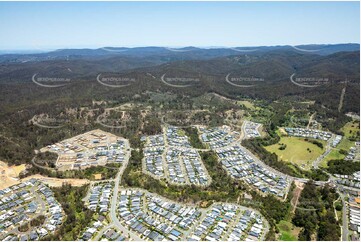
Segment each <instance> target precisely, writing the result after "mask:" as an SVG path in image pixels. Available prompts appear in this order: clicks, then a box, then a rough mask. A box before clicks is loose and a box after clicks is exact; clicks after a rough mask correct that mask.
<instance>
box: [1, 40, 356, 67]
mask: <svg viewBox="0 0 361 242" xmlns="http://www.w3.org/2000/svg"><path fill="white" fill-rule="evenodd" d="M274 51H293V52H296V53H305V54H316V55H330V54H334V53H337V52H344V51H360V44H331V45H298V46H289V45H283V46H255V47H234V48H221V47H220V48H197V47H184V48H168V47H135V48H126V47H103V48H98V49H59V50H55V51H50V52H43V53H36V54H31V53H24V54H19V53H14V54H6V53H5V54H1V52H0V62H20V63H23V62H29V61H44V60H59V59H65V60H70V59H99V58H105V57H112V56H124V57H125V56H126V57H136V58H144V57H150V56H153V57H154V58H155V57H157V58H158V59H159V60H162V61H175V60H202V59H212V58H216V57H223V56H230V55H238V54H246V53H268V52H274Z"/></svg>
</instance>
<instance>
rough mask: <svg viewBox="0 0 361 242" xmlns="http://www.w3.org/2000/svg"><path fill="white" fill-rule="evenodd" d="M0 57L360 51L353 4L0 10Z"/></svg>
mask: <svg viewBox="0 0 361 242" xmlns="http://www.w3.org/2000/svg"><path fill="white" fill-rule="evenodd" d="M0 33H1V34H0V50H42V49H58V48H98V47H104V46H114V47H123V46H124V47H136V46H168V47H182V46H197V47H220V46H224V47H241V46H261V45H262V46H271V45H300V44H335V43H360V5H359V2H25V3H24V2H0Z"/></svg>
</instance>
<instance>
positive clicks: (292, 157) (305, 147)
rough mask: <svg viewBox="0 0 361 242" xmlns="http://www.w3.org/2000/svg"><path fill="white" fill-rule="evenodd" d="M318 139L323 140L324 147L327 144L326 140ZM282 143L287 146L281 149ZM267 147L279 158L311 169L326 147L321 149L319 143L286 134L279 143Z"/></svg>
mask: <svg viewBox="0 0 361 242" xmlns="http://www.w3.org/2000/svg"><path fill="white" fill-rule="evenodd" d="M317 141H318V142H321V143H322V144H323V146H324V147H325V146H326V142H325V141H321V140H317ZM282 145H285V146H286V148H285V149H284V150H280V149H279V148H280V147H281V146H282ZM265 148H266V149H267V150H268V151H269V152H271V153H276V154H277V156H278V158H279V159H281V160H283V161H288V162H292V163H294V164H297V165H299V166H301V167H302V168H304V169H309V168H310V166H311V165H312V161H314V160H315V159H317V157H319V156H320V155H321V154H322V153H323V152H324V151H325V148H323V149H321V148H320V147H318V146H317V145H315V144H312V143H311V142H309V141H305V140H304V138H299V137H286V136H283V137H281V139H280V141H279V142H278V143H277V144H274V145H270V146H266V147H265Z"/></svg>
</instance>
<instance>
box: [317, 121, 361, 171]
mask: <svg viewBox="0 0 361 242" xmlns="http://www.w3.org/2000/svg"><path fill="white" fill-rule="evenodd" d="M341 131H343V132H344V134H345V135H344V137H343V138H342V140H341V142H340V143H339V144H338V145H337V146H336V148H333V149H332V151H331V152H330V154H328V156H326V157H325V158H324V159H323V160H322V162H321V164H320V165H321V166H322V167H324V168H326V167H328V166H327V162H328V161H330V160H342V159H344V158H345V155H343V154H341V153H340V152H339V151H340V150H341V149H342V150H346V151H349V149H350V148H351V147H352V146H355V142H354V141H351V140H349V138H351V137H355V136H356V135H357V132H358V131H360V124H359V122H358V121H352V122H348V123H347V124H345V126H344V127H343V128H342V129H341Z"/></svg>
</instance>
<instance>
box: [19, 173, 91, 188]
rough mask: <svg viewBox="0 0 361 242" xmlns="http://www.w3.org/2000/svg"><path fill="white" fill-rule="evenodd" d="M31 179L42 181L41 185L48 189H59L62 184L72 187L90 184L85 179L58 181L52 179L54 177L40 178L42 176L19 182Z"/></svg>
mask: <svg viewBox="0 0 361 242" xmlns="http://www.w3.org/2000/svg"><path fill="white" fill-rule="evenodd" d="M31 178H35V179H38V180H40V181H42V182H43V183H45V184H47V185H49V186H50V187H61V186H62V185H63V183H68V184H70V185H72V186H83V185H85V184H89V183H90V181H89V180H87V179H70V178H65V179H60V178H54V177H46V176H42V175H32V176H28V177H25V178H24V179H22V180H21V182H24V181H27V180H30V179H31Z"/></svg>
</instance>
